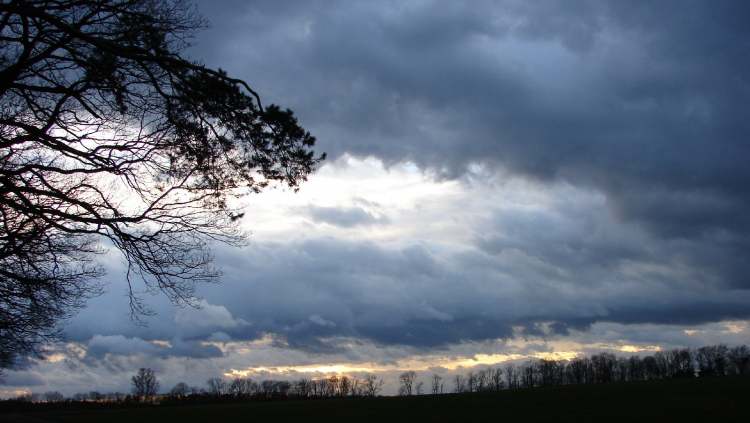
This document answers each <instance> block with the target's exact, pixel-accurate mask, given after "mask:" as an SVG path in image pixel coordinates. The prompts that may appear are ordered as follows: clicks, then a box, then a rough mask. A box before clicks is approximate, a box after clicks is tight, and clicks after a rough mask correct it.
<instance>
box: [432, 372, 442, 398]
mask: <svg viewBox="0 0 750 423" xmlns="http://www.w3.org/2000/svg"><path fill="white" fill-rule="evenodd" d="M442 393H443V378H442V377H441V376H440V375H438V374H433V375H432V395H437V394H442Z"/></svg>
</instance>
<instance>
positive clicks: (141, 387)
mask: <svg viewBox="0 0 750 423" xmlns="http://www.w3.org/2000/svg"><path fill="white" fill-rule="evenodd" d="M131 381H132V383H133V395H135V396H137V397H139V398H140V399H149V398H151V397H153V396H154V395H156V393H157V392H158V391H159V381H158V380H156V373H154V371H153V370H151V369H147V368H140V369H139V370H138V373H136V374H135V376H133V377H132V379H131Z"/></svg>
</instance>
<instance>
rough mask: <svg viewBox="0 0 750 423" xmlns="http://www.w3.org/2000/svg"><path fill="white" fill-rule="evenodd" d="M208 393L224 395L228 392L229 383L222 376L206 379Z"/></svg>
mask: <svg viewBox="0 0 750 423" xmlns="http://www.w3.org/2000/svg"><path fill="white" fill-rule="evenodd" d="M206 385H207V386H208V393H209V394H211V395H214V396H217V397H218V396H222V395H225V394H227V393H228V388H229V385H227V382H226V381H225V380H224V379H222V378H220V377H212V378H210V379H208V380H207V381H206Z"/></svg>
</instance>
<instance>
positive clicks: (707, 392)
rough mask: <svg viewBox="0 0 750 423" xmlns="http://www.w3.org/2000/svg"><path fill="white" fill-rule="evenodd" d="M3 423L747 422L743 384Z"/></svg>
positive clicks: (567, 389)
mask: <svg viewBox="0 0 750 423" xmlns="http://www.w3.org/2000/svg"><path fill="white" fill-rule="evenodd" d="M0 421H7V422H25V423H32V422H35V423H40V422H106V423H119V422H123V423H125V422H127V423H146V422H183V423H188V422H232V423H236V422H274V423H276V422H280V421H281V422H287V421H289V422H291V421H295V422H306V423H308V422H339V421H347V422H393V421H410V422H417V421H425V422H479V421H482V422H486V421H495V422H499V421H508V422H511V421H512V422H589V421H590V422H594V421H596V422H611V421H616V422H619V421H628V422H642V421H659V422H666V421H678V422H697V421H700V422H750V378H742V379H740V378H717V379H703V380H699V379H693V380H671V381H657V382H639V383H623V384H611V385H598V386H592V385H588V386H584V385H581V386H564V387H555V388H539V389H531V390H519V391H510V392H509V391H504V392H500V393H482V394H462V395H453V394H452V395H441V396H437V397H436V396H429V395H425V396H418V397H416V396H415V397H407V398H397V397H383V398H373V399H356V398H344V399H329V400H313V401H275V402H244V403H232V404H211V405H185V406H153V407H145V408H122V409H107V410H85V409H80V410H70V409H69V410H57V411H56V410H44V411H42V410H40V411H32V412H28V413H23V414H13V415H10V414H6V415H2V414H0Z"/></svg>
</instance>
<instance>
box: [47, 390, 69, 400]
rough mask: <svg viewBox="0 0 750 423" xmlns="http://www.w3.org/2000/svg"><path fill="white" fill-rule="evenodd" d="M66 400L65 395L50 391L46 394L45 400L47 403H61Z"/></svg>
mask: <svg viewBox="0 0 750 423" xmlns="http://www.w3.org/2000/svg"><path fill="white" fill-rule="evenodd" d="M64 399H65V397H64V396H63V394H61V393H60V392H58V391H49V392H45V393H44V400H45V401H47V402H60V401H63V400H64Z"/></svg>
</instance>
